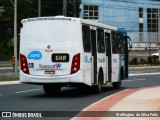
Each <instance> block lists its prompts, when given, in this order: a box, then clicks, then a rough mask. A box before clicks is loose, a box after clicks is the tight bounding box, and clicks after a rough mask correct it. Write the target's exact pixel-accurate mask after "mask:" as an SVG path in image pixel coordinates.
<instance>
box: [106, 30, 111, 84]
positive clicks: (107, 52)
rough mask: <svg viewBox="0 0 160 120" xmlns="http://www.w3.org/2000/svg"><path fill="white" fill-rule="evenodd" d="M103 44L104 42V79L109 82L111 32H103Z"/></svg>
mask: <svg viewBox="0 0 160 120" xmlns="http://www.w3.org/2000/svg"><path fill="white" fill-rule="evenodd" d="M105 44H106V60H107V62H106V69H107V70H106V73H107V75H106V80H107V81H109V82H111V79H112V75H111V74H112V52H111V34H110V33H109V32H105Z"/></svg>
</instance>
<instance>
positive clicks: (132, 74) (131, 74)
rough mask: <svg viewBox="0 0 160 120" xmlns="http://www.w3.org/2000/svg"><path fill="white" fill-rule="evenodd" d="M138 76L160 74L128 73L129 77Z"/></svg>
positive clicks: (158, 73)
mask: <svg viewBox="0 0 160 120" xmlns="http://www.w3.org/2000/svg"><path fill="white" fill-rule="evenodd" d="M139 75H160V72H155V73H137V74H136V73H135V74H134V73H130V74H129V76H139Z"/></svg>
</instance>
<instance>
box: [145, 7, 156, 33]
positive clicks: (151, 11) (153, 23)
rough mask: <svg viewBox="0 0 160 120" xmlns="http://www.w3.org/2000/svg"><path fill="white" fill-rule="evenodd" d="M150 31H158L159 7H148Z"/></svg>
mask: <svg viewBox="0 0 160 120" xmlns="http://www.w3.org/2000/svg"><path fill="white" fill-rule="evenodd" d="M147 27H148V32H158V9H155V8H147Z"/></svg>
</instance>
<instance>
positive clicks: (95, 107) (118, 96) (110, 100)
mask: <svg viewBox="0 0 160 120" xmlns="http://www.w3.org/2000/svg"><path fill="white" fill-rule="evenodd" d="M157 87H160V85H155V86H148V87H142V88H134V89H126V90H123V91H120V92H118V93H115V94H113V95H111V96H107V97H106V98H103V99H101V100H99V101H97V102H95V103H93V104H91V105H89V106H88V107H87V108H85V109H83V110H82V112H80V113H79V114H77V115H76V116H75V117H73V118H72V120H85V119H86V118H87V117H90V119H91V120H101V119H102V118H103V117H104V115H105V114H106V112H108V111H110V109H111V108H112V107H113V106H114V105H116V103H118V102H120V101H121V100H122V99H124V98H126V97H128V96H129V95H134V93H136V92H138V91H140V90H144V89H147V88H157ZM124 109H125V108H124ZM92 111H93V112H94V111H97V114H96V115H93V114H92V115H91V114H90V113H89V112H92ZM98 111H100V112H98ZM135 111H136V110H135ZM151 111H152V110H151ZM105 119H106V118H105ZM86 120H87V119H86ZM117 120H118V119H117Z"/></svg>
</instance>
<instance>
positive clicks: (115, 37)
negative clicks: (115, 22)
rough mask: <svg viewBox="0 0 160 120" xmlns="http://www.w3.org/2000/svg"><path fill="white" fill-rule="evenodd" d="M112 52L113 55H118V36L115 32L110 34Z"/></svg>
mask: <svg viewBox="0 0 160 120" xmlns="http://www.w3.org/2000/svg"><path fill="white" fill-rule="evenodd" d="M112 52H113V54H118V53H119V45H118V34H117V33H115V32H112Z"/></svg>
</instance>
